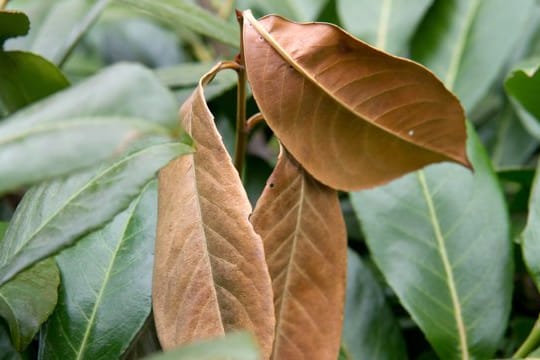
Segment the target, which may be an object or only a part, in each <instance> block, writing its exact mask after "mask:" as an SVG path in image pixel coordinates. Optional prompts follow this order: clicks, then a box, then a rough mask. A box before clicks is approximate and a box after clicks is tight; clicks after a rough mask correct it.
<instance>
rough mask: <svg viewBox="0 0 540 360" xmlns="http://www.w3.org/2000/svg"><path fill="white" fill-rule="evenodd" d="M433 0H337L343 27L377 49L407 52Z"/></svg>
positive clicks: (400, 53)
mask: <svg viewBox="0 0 540 360" xmlns="http://www.w3.org/2000/svg"><path fill="white" fill-rule="evenodd" d="M432 2H433V0H338V1H337V10H338V13H339V17H340V19H341V21H342V23H343V26H344V27H345V29H347V30H348V31H350V32H351V33H352V34H353V35H355V36H357V37H359V38H360V39H362V40H363V41H366V42H368V43H370V44H372V45H374V46H377V47H378V48H381V49H384V50H385V51H389V52H391V53H394V54H398V55H402V56H404V55H407V54H408V53H409V42H410V40H411V38H412V36H413V34H414V31H415V30H416V27H417V26H418V23H419V22H420V21H421V20H422V17H423V16H424V14H425V12H426V10H427V9H428V7H429V5H431V3H432Z"/></svg>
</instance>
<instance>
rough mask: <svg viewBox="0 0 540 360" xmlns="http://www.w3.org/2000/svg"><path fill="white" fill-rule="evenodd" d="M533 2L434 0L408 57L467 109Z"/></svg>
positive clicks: (495, 71)
mask: <svg viewBox="0 0 540 360" xmlns="http://www.w3.org/2000/svg"><path fill="white" fill-rule="evenodd" d="M534 6H535V2H534V0H516V1H507V0H489V1H482V0H437V1H435V3H434V4H433V6H432V7H431V8H430V9H429V11H428V13H427V15H426V16H425V18H424V21H423V22H422V24H421V25H420V27H419V29H418V31H417V32H416V35H415V37H414V39H413V46H412V55H413V58H414V59H415V60H417V61H420V62H421V63H423V64H424V65H426V66H427V67H428V68H430V69H431V70H432V71H434V72H435V74H437V75H438V76H439V77H440V78H441V79H443V81H444V83H445V84H446V86H447V87H448V88H449V89H452V90H453V91H454V92H455V93H456V94H457V96H458V97H459V98H460V100H461V102H462V103H463V105H464V107H465V110H467V111H468V112H470V111H471V110H472V109H473V108H474V106H475V105H476V104H477V103H478V101H479V100H480V99H481V98H482V97H483V96H484V95H485V94H486V92H487V90H488V89H489V87H490V86H491V85H492V83H493V82H494V80H495V79H496V78H497V76H498V75H499V73H500V72H501V70H503V67H504V64H505V61H506V60H507V59H508V58H509V56H511V55H512V51H513V49H514V46H515V44H516V43H517V42H518V41H519V38H520V36H521V35H522V34H523V32H524V31H525V29H526V25H527V19H528V17H529V16H530V14H531V12H532V10H533V8H534ZM493 39H497V41H493Z"/></svg>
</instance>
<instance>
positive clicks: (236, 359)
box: [146, 332, 261, 360]
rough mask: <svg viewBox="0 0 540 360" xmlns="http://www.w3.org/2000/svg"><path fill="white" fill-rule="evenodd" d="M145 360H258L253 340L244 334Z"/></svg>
mask: <svg viewBox="0 0 540 360" xmlns="http://www.w3.org/2000/svg"><path fill="white" fill-rule="evenodd" d="M146 359H147V360H218V359H227V360H259V359H261V357H260V353H259V349H258V348H257V344H256V341H255V338H254V337H253V336H252V335H251V334H249V333H245V332H240V333H231V334H229V335H226V336H224V337H221V338H217V339H211V340H206V341H201V342H197V343H192V344H189V345H185V346H182V347H180V348H177V349H175V350H172V351H168V352H166V353H162V354H159V355H154V356H150V357H147V358H146Z"/></svg>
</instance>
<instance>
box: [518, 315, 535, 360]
mask: <svg viewBox="0 0 540 360" xmlns="http://www.w3.org/2000/svg"><path fill="white" fill-rule="evenodd" d="M539 343H540V316H539V317H538V319H536V322H535V323H534V326H533V328H532V330H531V332H530V333H529V336H527V339H525V341H524V342H523V344H521V346H520V347H519V349H518V350H517V351H516V353H515V354H514V356H512V358H518V359H522V358H525V357H526V356H527V355H529V354H530V353H531V352H533V351H534V350H535V349H536V348H537V347H538V345H539Z"/></svg>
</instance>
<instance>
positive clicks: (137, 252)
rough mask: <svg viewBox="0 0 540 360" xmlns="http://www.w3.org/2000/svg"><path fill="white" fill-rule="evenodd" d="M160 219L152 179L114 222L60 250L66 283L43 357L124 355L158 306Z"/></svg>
mask: <svg viewBox="0 0 540 360" xmlns="http://www.w3.org/2000/svg"><path fill="white" fill-rule="evenodd" d="M156 222H157V182H155V181H152V182H150V183H149V185H147V186H146V188H145V189H144V190H143V191H142V193H141V194H140V195H139V196H138V197H137V198H135V200H134V201H133V202H132V203H131V205H130V206H129V207H128V208H127V209H126V210H125V211H123V212H121V213H120V214H118V215H117V216H116V217H115V218H114V220H113V221H112V222H111V223H109V224H108V225H107V226H105V227H104V228H102V229H99V230H97V231H95V232H92V233H90V234H89V235H86V236H85V237H84V238H82V239H81V240H79V241H78V242H77V244H75V245H74V246H73V247H71V248H69V249H66V250H64V251H62V252H61V253H60V254H59V255H58V256H56V261H57V263H58V267H59V269H60V274H61V276H62V286H61V290H60V296H59V302H58V306H57V307H56V309H55V312H54V314H53V315H52V316H51V318H50V320H49V321H48V323H47V326H46V329H45V331H44V333H43V334H42V336H41V341H40V358H41V359H58V358H61V359H75V358H80V359H83V358H85V359H117V358H120V357H121V356H122V354H123V353H124V352H125V351H126V349H127V348H128V347H129V344H130V343H131V342H132V341H133V339H134V337H135V336H136V335H137V333H138V332H139V331H140V330H141V328H142V326H143V325H144V323H145V320H146V318H147V317H148V315H149V314H150V310H151V307H152V304H151V295H152V271H151V270H150V269H152V264H153V258H154V255H153V249H154V238H155V232H156ZM119 324H121V326H119Z"/></svg>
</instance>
